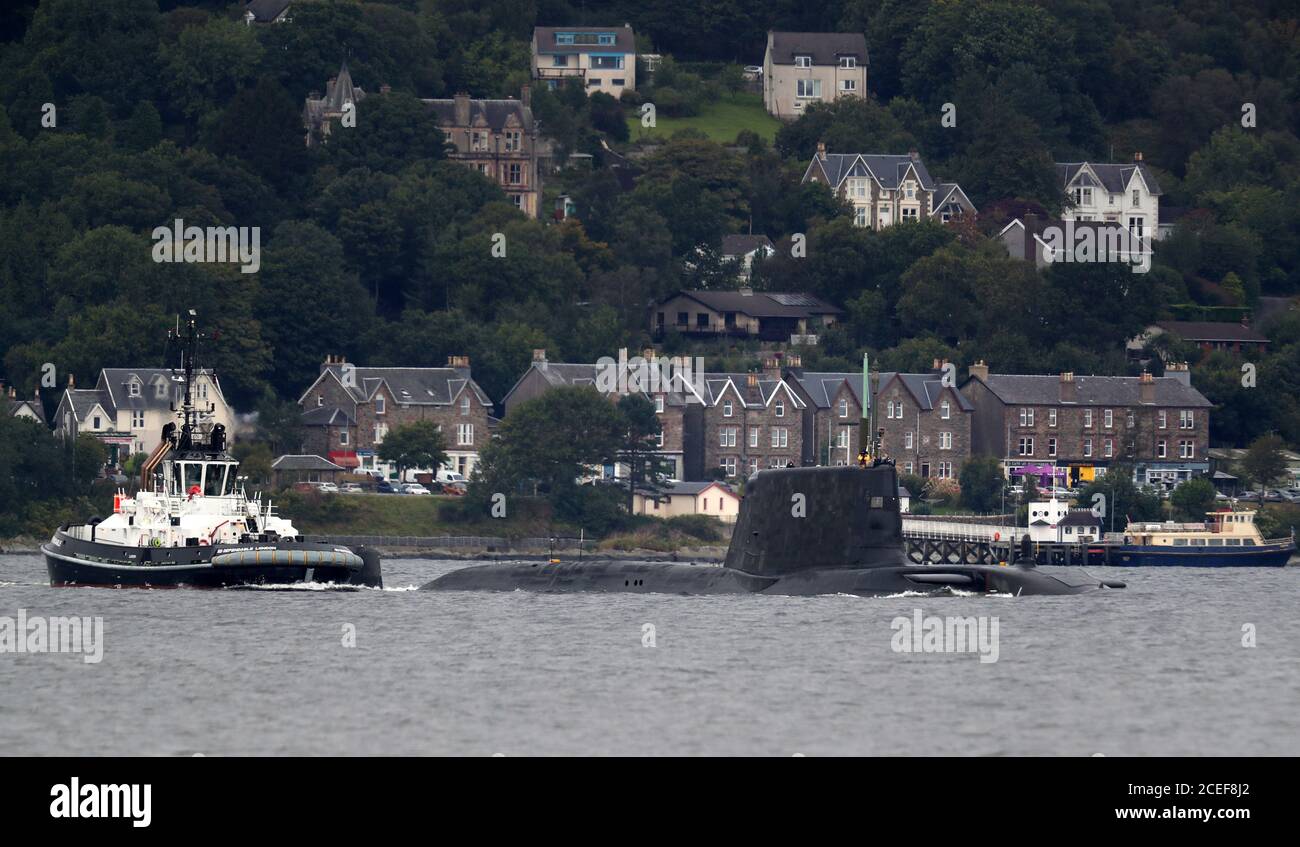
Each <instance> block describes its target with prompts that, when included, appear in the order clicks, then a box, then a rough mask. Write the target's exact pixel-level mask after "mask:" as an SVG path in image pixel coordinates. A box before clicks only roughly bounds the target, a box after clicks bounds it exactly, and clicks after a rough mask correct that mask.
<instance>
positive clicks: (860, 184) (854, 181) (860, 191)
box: [848, 176, 867, 200]
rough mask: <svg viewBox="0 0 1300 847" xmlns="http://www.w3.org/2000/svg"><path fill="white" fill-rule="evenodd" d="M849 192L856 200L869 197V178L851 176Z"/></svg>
mask: <svg viewBox="0 0 1300 847" xmlns="http://www.w3.org/2000/svg"><path fill="white" fill-rule="evenodd" d="M848 194H849V196H850V197H852V198H854V199H855V200H866V199H867V180H866V179H865V178H864V177H860V176H855V177H850V178H849V182H848Z"/></svg>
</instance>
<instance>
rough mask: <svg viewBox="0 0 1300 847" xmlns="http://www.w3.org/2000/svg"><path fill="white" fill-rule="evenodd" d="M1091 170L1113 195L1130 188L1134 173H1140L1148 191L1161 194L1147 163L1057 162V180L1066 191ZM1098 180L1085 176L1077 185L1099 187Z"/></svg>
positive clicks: (1102, 186)
mask: <svg viewBox="0 0 1300 847" xmlns="http://www.w3.org/2000/svg"><path fill="white" fill-rule="evenodd" d="M1085 168H1086V169H1088V170H1091V171H1092V172H1093V173H1095V174H1096V175H1097V180H1100V187H1101V188H1105V189H1106V190H1107V191H1109V192H1111V193H1112V194H1118V193H1120V192H1122V191H1124V190H1125V189H1126V188H1128V184H1129V180H1131V179H1132V178H1133V172H1134V171H1135V170H1136V171H1140V172H1141V173H1142V179H1143V181H1144V182H1146V185H1147V189H1148V190H1149V191H1150V192H1151V193H1152V194H1156V195H1158V194H1161V193H1162V192H1161V191H1160V183H1159V182H1157V181H1156V177H1155V174H1153V173H1152V172H1151V168H1149V167H1147V163H1146V162H1127V163H1124V164H1104V163H1098V162H1057V163H1056V178H1057V179H1058V180H1059V181H1060V183H1061V188H1062V189H1065V188H1066V187H1067V186H1069V185H1070V183H1072V182H1074V180H1075V177H1076V176H1078V174H1079V172H1080V171H1082V170H1084V169H1085ZM1097 180H1093V179H1092V177H1091V176H1089V175H1085V176H1084V177H1083V178H1082V179H1081V181H1079V182H1077V183H1075V184H1076V185H1078V186H1081V187H1085V188H1086V187H1088V186H1093V187H1098V182H1097Z"/></svg>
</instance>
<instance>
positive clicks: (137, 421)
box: [131, 411, 144, 429]
mask: <svg viewBox="0 0 1300 847" xmlns="http://www.w3.org/2000/svg"><path fill="white" fill-rule="evenodd" d="M131 429H144V412H142V411H134V412H132V413H131Z"/></svg>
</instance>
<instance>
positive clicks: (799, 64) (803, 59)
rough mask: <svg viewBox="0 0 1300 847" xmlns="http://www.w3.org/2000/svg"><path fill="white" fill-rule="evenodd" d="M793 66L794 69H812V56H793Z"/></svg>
mask: <svg viewBox="0 0 1300 847" xmlns="http://www.w3.org/2000/svg"><path fill="white" fill-rule="evenodd" d="M794 66H795V67H796V68H811V67H812V56H795V57H794Z"/></svg>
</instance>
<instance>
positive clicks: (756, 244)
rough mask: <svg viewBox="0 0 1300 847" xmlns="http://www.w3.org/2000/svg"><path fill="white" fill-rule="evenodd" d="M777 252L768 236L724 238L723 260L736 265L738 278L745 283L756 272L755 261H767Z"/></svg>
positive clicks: (729, 236) (730, 236)
mask: <svg viewBox="0 0 1300 847" xmlns="http://www.w3.org/2000/svg"><path fill="white" fill-rule="evenodd" d="M775 252H776V248H775V247H773V246H772V241H771V239H769V238H768V237H767V236H766V235H724V236H722V258H723V259H726V260H727V261H729V262H735V263H736V267H737V269H738V270H737V276H738V277H739V278H740V279H741V280H743V281H745V282H748V281H749V278H750V276H751V275H752V274H753V272H754V260H755V259H767V258H769V257H771V256H772V254H773V253H775Z"/></svg>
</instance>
